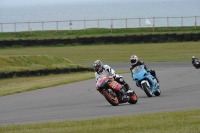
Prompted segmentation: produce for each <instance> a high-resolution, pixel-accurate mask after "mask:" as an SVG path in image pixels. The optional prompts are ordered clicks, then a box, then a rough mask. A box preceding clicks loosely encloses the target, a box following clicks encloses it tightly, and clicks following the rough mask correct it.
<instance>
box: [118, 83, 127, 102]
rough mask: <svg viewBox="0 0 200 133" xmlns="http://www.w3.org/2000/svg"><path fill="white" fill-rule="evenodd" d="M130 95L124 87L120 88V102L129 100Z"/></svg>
mask: <svg viewBox="0 0 200 133" xmlns="http://www.w3.org/2000/svg"><path fill="white" fill-rule="evenodd" d="M129 98H130V97H129V96H128V95H127V93H126V91H125V90H124V89H123V87H122V89H121V90H119V102H120V103H125V102H128V101H129Z"/></svg>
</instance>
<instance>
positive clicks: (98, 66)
mask: <svg viewBox="0 0 200 133" xmlns="http://www.w3.org/2000/svg"><path fill="white" fill-rule="evenodd" d="M93 66H94V70H95V71H96V72H101V70H103V63H102V62H101V61H100V60H96V61H95V62H94V63H93Z"/></svg>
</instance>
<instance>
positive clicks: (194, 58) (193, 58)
mask: <svg viewBox="0 0 200 133" xmlns="http://www.w3.org/2000/svg"><path fill="white" fill-rule="evenodd" d="M196 61H197V62H199V59H198V58H196V57H195V56H192V65H193V66H194V67H195V68H196V69H199V68H200V65H199V66H198V64H196Z"/></svg>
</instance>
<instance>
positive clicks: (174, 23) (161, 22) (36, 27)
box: [0, 16, 200, 32]
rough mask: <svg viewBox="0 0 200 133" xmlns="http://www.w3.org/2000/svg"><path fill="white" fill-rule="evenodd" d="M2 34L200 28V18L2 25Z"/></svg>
mask: <svg viewBox="0 0 200 133" xmlns="http://www.w3.org/2000/svg"><path fill="white" fill-rule="evenodd" d="M0 25H1V26H0V28H1V30H0V31H1V32H19V31H29V32H31V31H45V30H56V31H58V30H70V31H71V32H72V30H79V29H84V30H85V29H87V28H98V29H99V28H110V29H111V32H112V29H113V28H140V27H152V28H153V30H154V28H155V27H180V26H181V27H184V26H194V28H196V26H200V16H187V17H149V18H120V19H91V20H66V21H42V22H14V23H0Z"/></svg>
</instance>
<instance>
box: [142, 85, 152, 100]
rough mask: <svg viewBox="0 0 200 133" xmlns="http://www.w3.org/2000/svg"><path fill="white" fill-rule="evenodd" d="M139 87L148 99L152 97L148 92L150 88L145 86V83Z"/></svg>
mask: <svg viewBox="0 0 200 133" xmlns="http://www.w3.org/2000/svg"><path fill="white" fill-rule="evenodd" d="M141 86H142V89H143V90H144V92H145V93H146V95H147V96H148V97H152V92H151V90H150V87H149V86H148V85H147V83H143V84H142V85H141Z"/></svg>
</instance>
